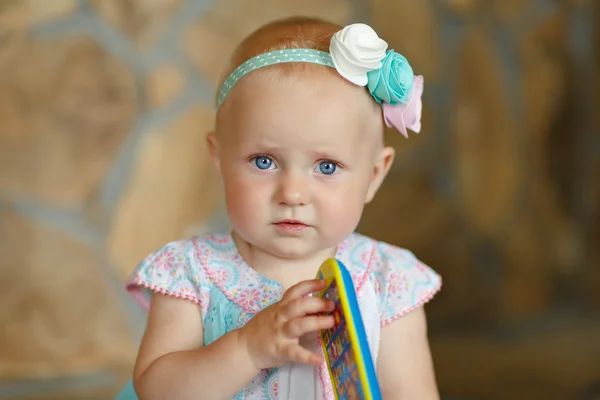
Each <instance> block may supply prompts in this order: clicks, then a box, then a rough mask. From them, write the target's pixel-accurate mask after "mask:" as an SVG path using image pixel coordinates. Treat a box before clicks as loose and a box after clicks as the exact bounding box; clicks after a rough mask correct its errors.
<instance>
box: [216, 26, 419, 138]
mask: <svg viewBox="0 0 600 400" xmlns="http://www.w3.org/2000/svg"><path fill="white" fill-rule="evenodd" d="M288 62H307V63H313V64H320V65H325V66H328V67H331V68H335V69H336V70H337V72H338V73H339V74H340V75H341V76H342V77H343V78H345V79H347V80H348V81H350V82H352V83H353V84H355V85H358V86H366V87H367V89H368V90H369V92H370V93H371V95H372V96H373V98H374V99H375V100H376V101H377V102H378V103H379V104H381V106H382V108H383V119H384V121H385V124H386V125H387V126H388V127H389V128H392V127H394V128H396V129H397V130H398V131H399V132H400V133H402V135H404V136H405V137H408V130H411V131H413V132H415V133H419V132H420V131H421V113H422V109H423V104H422V100H421V96H422V95H423V77H422V76H420V75H418V76H415V75H414V73H413V70H412V67H411V66H410V64H409V63H408V61H407V60H406V58H405V57H404V56H402V55H401V54H399V53H396V52H395V51H394V50H391V49H390V50H388V44H387V43H386V42H385V41H384V40H382V39H381V38H379V36H377V33H376V32H375V31H374V30H373V28H371V27H370V26H368V25H365V24H361V23H356V24H352V25H348V26H346V27H345V28H343V29H342V30H340V31H338V32H336V33H335V34H334V35H333V37H332V38H331V42H330V46H329V53H327V52H323V51H319V50H315V49H285V50H275V51H270V52H268V53H263V54H259V55H258V56H256V57H253V58H251V59H250V60H248V61H246V62H244V63H243V64H242V65H240V66H239V67H238V68H236V69H235V71H233V72H232V73H231V75H230V76H229V77H228V78H227V79H226V80H225V82H224V83H223V85H222V86H221V89H220V91H219V96H218V98H217V108H218V107H219V106H220V105H221V104H222V103H223V101H224V100H225V97H226V96H227V94H228V93H229V91H230V90H231V88H232V87H233V86H234V85H235V84H236V83H237V82H238V81H239V80H240V79H241V78H242V77H244V76H245V75H246V74H248V73H250V72H252V71H254V70H256V69H258V68H262V67H266V66H269V65H274V64H281V63H288Z"/></svg>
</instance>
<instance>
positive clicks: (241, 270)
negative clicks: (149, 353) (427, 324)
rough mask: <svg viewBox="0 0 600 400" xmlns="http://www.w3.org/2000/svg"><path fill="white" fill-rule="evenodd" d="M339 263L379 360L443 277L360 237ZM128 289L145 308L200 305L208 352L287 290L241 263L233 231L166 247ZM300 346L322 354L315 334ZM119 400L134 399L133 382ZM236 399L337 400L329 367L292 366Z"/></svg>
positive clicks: (262, 378)
mask: <svg viewBox="0 0 600 400" xmlns="http://www.w3.org/2000/svg"><path fill="white" fill-rule="evenodd" d="M335 257H336V258H337V259H338V260H340V261H341V262H342V263H343V264H344V265H345V266H346V268H347V269H348V271H349V272H350V274H351V276H352V280H353V282H354V286H355V289H356V292H357V297H358V303H359V308H360V311H361V316H362V319H363V322H364V325H365V329H366V333H367V339H368V343H369V348H370V351H371V355H372V358H373V361H374V362H376V360H377V355H378V351H379V338H380V332H381V328H382V327H384V326H385V325H387V324H389V323H391V322H392V321H394V320H396V319H397V318H400V317H402V316H403V315H405V314H407V313H408V312H410V311H411V310H414V309H415V308H418V307H421V306H422V305H423V304H425V303H426V302H427V301H429V300H430V299H431V298H432V297H433V296H434V294H435V293H436V292H437V291H438V290H439V289H440V287H441V278H440V276H439V275H438V274H437V273H436V272H434V271H433V270H432V269H431V268H429V267H428V266H426V265H424V264H423V263H421V262H420V261H419V260H418V259H417V258H416V257H415V256H414V255H413V254H412V253H411V252H410V251H408V250H405V249H401V248H398V247H395V246H392V245H390V244H387V243H384V242H379V241H376V240H373V239H371V238H368V237H366V236H363V235H360V234H357V233H354V234H352V235H350V236H349V237H348V238H347V239H346V240H345V241H344V242H342V243H341V244H340V245H339V246H338V249H337V254H336V256H335ZM127 290H128V291H129V293H131V295H133V296H134V298H135V299H136V300H137V302H138V303H139V304H140V305H141V307H143V308H144V309H146V310H147V309H148V307H149V305H150V297H151V295H152V293H155V292H157V293H162V294H165V295H169V296H173V297H177V298H180V299H184V300H187V301H191V302H193V303H195V304H197V305H198V306H199V307H200V309H201V311H202V318H203V322H204V345H205V346H206V345H209V344H210V343H212V342H213V341H215V340H217V339H218V338H219V337H221V336H222V335H224V334H226V333H228V332H230V331H232V330H234V329H238V328H241V327H242V326H244V324H246V322H248V321H249V320H250V319H251V318H252V317H253V316H254V315H256V314H257V313H258V312H260V311H261V310H262V309H264V308H265V307H267V306H269V305H271V304H273V303H275V302H277V301H279V300H280V299H281V297H282V295H283V292H284V290H283V288H282V287H281V285H280V284H279V283H277V282H275V281H272V280H269V279H267V278H265V277H263V276H262V275H260V274H259V273H258V272H256V271H255V270H254V269H252V268H251V267H250V266H248V264H246V263H245V262H244V260H243V259H242V257H241V255H240V254H239V252H238V251H237V248H236V246H235V243H234V241H233V238H232V236H231V234H229V233H228V234H221V235H216V234H209V235H203V236H198V237H194V238H192V239H186V240H180V241H175V242H171V243H168V244H167V245H165V246H164V247H162V248H161V249H159V250H158V251H156V252H154V253H152V254H150V255H149V256H148V257H146V259H144V260H143V261H142V262H141V263H140V264H139V265H138V266H137V268H136V269H135V271H134V272H133V274H132V276H131V278H130V280H129V281H128V282H127ZM301 344H302V345H303V346H305V347H307V348H309V349H312V350H314V351H317V352H321V354H322V349H321V346H320V345H319V342H318V337H317V335H307V336H306V337H304V338H302V340H301ZM198 398H199V399H200V398H202V396H201V394H199V395H198ZM117 399H118V400H125V399H137V396H136V395H135V391H134V390H133V385H132V383H131V381H130V382H129V383H128V384H127V385H126V387H125V388H124V389H123V390H122V392H121V393H120V394H119V395H118V397H117ZM232 399H236V400H242V399H243V400H267V399H268V400H271V399H282V400H312V399H314V400H334V399H335V395H334V393H333V389H332V384H331V380H330V378H329V374H328V371H327V367H326V365H325V363H323V365H321V366H320V367H314V366H311V365H303V364H296V363H289V364H286V365H283V366H281V367H279V368H273V369H267V370H263V371H261V372H260V373H259V374H258V375H257V376H256V377H255V378H254V379H253V380H252V382H250V384H249V385H248V386H246V387H245V388H243V389H242V390H241V391H240V392H239V393H237V394H236V395H235V396H234V397H233V398H232Z"/></svg>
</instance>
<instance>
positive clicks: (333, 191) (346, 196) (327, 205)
mask: <svg viewBox="0 0 600 400" xmlns="http://www.w3.org/2000/svg"><path fill="white" fill-rule="evenodd" d="M367 186H368V185H364V184H362V180H361V181H357V182H348V183H347V184H344V185H343V186H340V187H336V188H333V187H332V188H329V190H325V189H323V190H321V192H320V193H321V195H320V196H319V204H320V205H321V207H320V208H321V210H320V213H319V214H320V218H321V219H322V220H323V221H324V222H325V223H326V225H327V228H326V229H327V230H328V231H330V232H331V233H332V234H335V235H340V236H347V235H349V234H350V233H351V232H353V231H354V230H355V229H356V226H357V225H358V222H359V221H360V217H361V215H362V211H363V208H364V203H365V196H366V190H367V189H366V187H367Z"/></svg>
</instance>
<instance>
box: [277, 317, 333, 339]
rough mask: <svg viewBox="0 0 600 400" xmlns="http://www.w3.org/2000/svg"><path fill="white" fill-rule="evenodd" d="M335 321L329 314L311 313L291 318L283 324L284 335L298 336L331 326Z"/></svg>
mask: <svg viewBox="0 0 600 400" xmlns="http://www.w3.org/2000/svg"><path fill="white" fill-rule="evenodd" d="M334 323H335V321H334V319H333V316H331V315H311V316H308V317H303V318H295V319H292V320H290V321H288V322H286V323H285V324H283V333H284V335H286V336H288V337H290V338H299V337H300V336H303V335H306V334H307V333H311V332H317V331H320V330H323V329H329V328H333V325H334Z"/></svg>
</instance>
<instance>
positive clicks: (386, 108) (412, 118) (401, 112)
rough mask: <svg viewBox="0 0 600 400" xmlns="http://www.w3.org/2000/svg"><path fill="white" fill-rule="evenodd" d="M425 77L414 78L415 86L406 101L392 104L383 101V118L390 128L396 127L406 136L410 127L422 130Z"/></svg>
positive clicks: (417, 131)
mask: <svg viewBox="0 0 600 400" xmlns="http://www.w3.org/2000/svg"><path fill="white" fill-rule="evenodd" d="M422 95H423V77H422V76H421V75H417V76H415V78H414V82H413V87H412V90H411V91H410V93H409V94H408V98H407V99H406V103H405V104H404V103H398V104H396V105H390V104H388V103H383V119H384V121H385V124H386V125H387V126H388V127H389V128H396V129H397V130H398V131H399V132H400V133H401V134H402V135H404V137H406V138H408V131H407V130H408V129H410V130H411V131H413V132H415V133H419V132H420V131H421V113H422V111H423V102H422V100H421V96H422Z"/></svg>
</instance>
